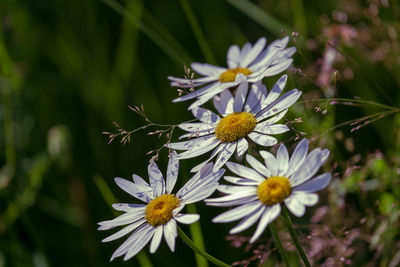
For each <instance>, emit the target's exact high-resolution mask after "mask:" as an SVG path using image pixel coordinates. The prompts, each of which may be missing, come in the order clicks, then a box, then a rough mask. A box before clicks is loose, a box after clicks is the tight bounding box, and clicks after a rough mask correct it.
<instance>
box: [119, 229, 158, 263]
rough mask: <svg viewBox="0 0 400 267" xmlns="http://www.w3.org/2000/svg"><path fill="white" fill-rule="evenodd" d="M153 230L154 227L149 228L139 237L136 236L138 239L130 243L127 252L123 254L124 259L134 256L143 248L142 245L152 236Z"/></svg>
mask: <svg viewBox="0 0 400 267" xmlns="http://www.w3.org/2000/svg"><path fill="white" fill-rule="evenodd" d="M154 232H155V228H153V227H152V228H150V229H149V230H148V231H146V232H144V234H143V235H142V236H141V237H138V239H137V240H136V241H135V242H134V243H133V244H132V245H131V248H130V249H129V250H128V252H127V253H126V254H125V257H124V261H127V260H129V259H130V258H132V257H133V256H135V255H136V254H137V253H138V252H139V251H141V250H142V248H144V246H146V245H147V243H149V241H150V239H151V238H152V237H153V235H154Z"/></svg>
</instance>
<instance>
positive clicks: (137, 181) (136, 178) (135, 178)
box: [132, 174, 151, 188]
mask: <svg viewBox="0 0 400 267" xmlns="http://www.w3.org/2000/svg"><path fill="white" fill-rule="evenodd" d="M132 179H133V181H134V182H135V184H137V185H143V186H146V187H149V188H151V187H150V185H149V184H148V183H147V182H146V181H145V180H144V179H143V178H142V177H140V176H139V175H136V174H132Z"/></svg>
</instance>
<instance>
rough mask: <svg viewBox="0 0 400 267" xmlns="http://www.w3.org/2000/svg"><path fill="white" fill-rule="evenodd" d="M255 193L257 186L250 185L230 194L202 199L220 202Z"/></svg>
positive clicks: (207, 201) (209, 201)
mask: <svg viewBox="0 0 400 267" xmlns="http://www.w3.org/2000/svg"><path fill="white" fill-rule="evenodd" d="M256 194H257V188H256V187H252V188H250V189H247V190H243V191H240V192H237V193H235V194H232V195H226V196H223V197H217V198H208V199H206V200H204V202H206V203H220V202H225V201H231V200H238V199H242V198H246V197H248V196H252V195H256Z"/></svg>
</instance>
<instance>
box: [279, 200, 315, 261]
mask: <svg viewBox="0 0 400 267" xmlns="http://www.w3.org/2000/svg"><path fill="white" fill-rule="evenodd" d="M282 214H283V220H284V221H285V224H286V226H287V228H288V230H289V233H290V236H291V237H292V239H293V242H294V244H295V246H296V249H297V251H298V252H299V254H300V256H301V258H302V259H303V262H304V265H305V266H307V267H311V264H310V262H309V261H308V258H307V255H306V253H305V252H304V250H303V248H302V247H301V245H300V242H299V238H298V237H297V233H296V230H295V229H294V227H293V223H292V220H291V219H290V217H289V214H288V212H287V209H286V207H285V206H283V208H282Z"/></svg>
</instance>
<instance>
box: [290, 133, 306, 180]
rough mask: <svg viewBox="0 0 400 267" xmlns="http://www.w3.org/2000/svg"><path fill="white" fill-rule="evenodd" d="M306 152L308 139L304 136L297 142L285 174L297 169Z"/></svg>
mask: <svg viewBox="0 0 400 267" xmlns="http://www.w3.org/2000/svg"><path fill="white" fill-rule="evenodd" d="M307 152H308V140H307V139H305V138H304V139H303V140H301V141H300V142H299V143H298V144H297V146H296V148H295V150H294V152H293V154H292V157H291V158H290V161H289V168H288V172H287V174H286V175H287V176H290V175H291V174H292V173H294V172H295V171H296V170H297V168H298V167H299V166H300V165H301V164H302V163H303V161H304V160H305V158H306V156H307Z"/></svg>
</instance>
